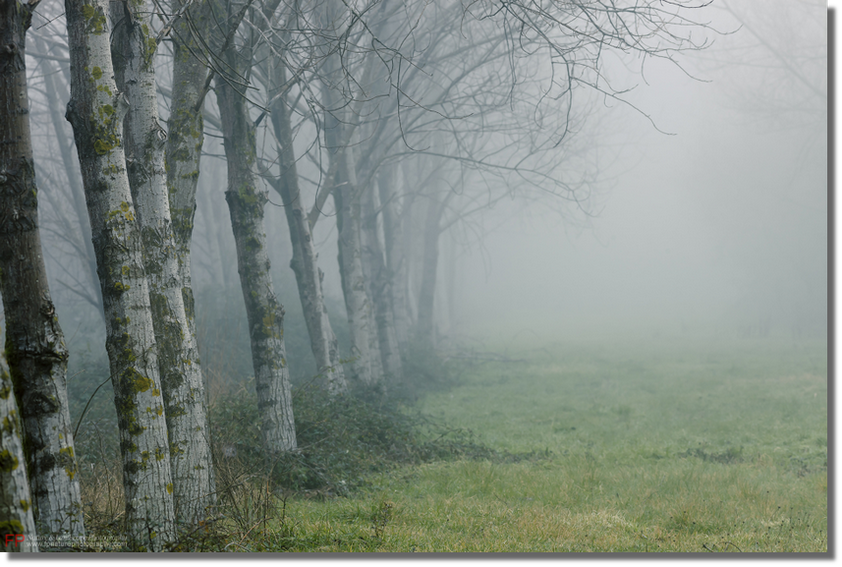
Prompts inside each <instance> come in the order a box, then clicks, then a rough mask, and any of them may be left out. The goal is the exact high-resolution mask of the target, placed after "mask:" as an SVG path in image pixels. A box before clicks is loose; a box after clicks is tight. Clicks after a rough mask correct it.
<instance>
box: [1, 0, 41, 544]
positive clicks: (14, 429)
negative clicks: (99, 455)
mask: <svg viewBox="0 0 842 567" xmlns="http://www.w3.org/2000/svg"><path fill="white" fill-rule="evenodd" d="M5 8H6V6H2V12H3V15H4V17H5V16H6V15H7V14H8V13H7V12H6V10H5ZM0 423H2V424H3V426H2V427H0V544H2V548H0V549H2V550H3V551H6V552H9V551H38V540H37V539H36V537H35V535H36V532H35V518H34V516H33V510H32V497H31V495H30V491H29V481H28V479H27V475H26V463H25V461H26V460H25V459H24V456H23V442H22V440H21V437H22V432H21V425H20V419H19V417H18V404H17V400H15V393H14V389H13V387H12V380H11V378H10V377H9V369H8V368H7V366H6V361H5V360H4V359H3V357H2V356H0ZM20 536H23V541H21V540H20Z"/></svg>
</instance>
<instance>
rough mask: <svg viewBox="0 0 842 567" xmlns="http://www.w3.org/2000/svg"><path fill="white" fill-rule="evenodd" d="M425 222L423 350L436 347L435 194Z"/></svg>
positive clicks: (420, 325) (438, 212)
mask: <svg viewBox="0 0 842 567" xmlns="http://www.w3.org/2000/svg"><path fill="white" fill-rule="evenodd" d="M428 199H429V200H428V201H427V211H426V214H425V220H424V256H423V260H422V265H421V287H420V288H419V291H418V323H417V327H416V335H417V336H416V338H417V340H418V342H419V344H420V345H421V346H422V348H434V347H435V325H434V312H433V309H434V308H435V305H434V300H435V296H436V277H437V275H436V273H437V271H438V263H439V232H440V231H439V217H440V216H441V210H440V201H439V197H438V195H437V194H436V193H435V192H432V194H431V195H430V196H429V197H428Z"/></svg>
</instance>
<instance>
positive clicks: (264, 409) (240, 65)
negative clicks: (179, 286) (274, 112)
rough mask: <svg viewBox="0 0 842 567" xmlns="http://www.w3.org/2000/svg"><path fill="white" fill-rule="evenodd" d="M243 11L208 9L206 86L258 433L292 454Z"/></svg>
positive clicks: (251, 44) (250, 45) (280, 316)
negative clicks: (213, 66)
mask: <svg viewBox="0 0 842 567" xmlns="http://www.w3.org/2000/svg"><path fill="white" fill-rule="evenodd" d="M249 4H250V3H248V4H245V5H243V6H235V5H233V4H229V5H228V6H222V5H219V4H217V5H216V16H217V18H218V19H219V20H218V23H219V25H220V27H221V29H223V30H224V31H225V34H226V35H225V36H223V37H222V38H219V39H218V40H217V45H219V46H220V50H219V54H220V62H221V64H222V65H221V66H220V68H219V70H218V71H219V72H218V73H217V75H216V77H215V79H214V80H215V86H216V89H215V90H216V98H217V102H218V105H219V109H220V117H221V120H222V133H223V139H224V147H225V155H226V158H227V163H228V189H227V190H226V192H225V200H226V201H227V202H228V208H229V212H230V214H231V225H232V227H233V230H234V239H235V241H236V244H237V267H238V272H239V275H240V285H241V287H242V290H243V299H244V300H245V305H246V314H247V316H248V322H249V339H250V341H251V352H252V361H253V365H254V377H255V385H256V388H257V400H258V409H259V411H260V415H261V429H260V430H261V433H262V435H263V445H264V450H265V451H266V453H267V454H268V455H270V456H271V455H277V454H278V453H281V452H284V451H290V450H292V449H295V448H296V446H297V443H296V439H295V421H294V418H293V409H292V392H291V389H290V383H289V368H288V367H287V362H286V347H285V345H284V336H283V320H284V309H283V306H282V305H281V303H280V302H279V301H278V298H277V296H276V294H275V288H274V284H273V282H272V276H271V274H270V272H269V268H270V264H269V257H268V255H267V252H266V233H265V229H264V226H263V222H264V221H263V214H264V207H265V206H266V202H267V200H268V197H267V191H266V189H264V188H263V187H262V186H261V184H260V179H259V177H258V172H257V147H256V143H255V125H254V122H253V121H252V120H251V118H250V117H249V112H248V102H247V99H246V88H247V86H248V84H249V76H250V73H251V68H252V59H253V54H254V49H255V44H256V39H255V37H253V36H252V34H247V37H246V38H245V41H244V43H243V45H242V47H238V46H237V44H236V42H235V41H234V38H235V35H236V33H237V30H238V28H239V24H240V21H241V20H242V16H243V15H244V14H245V12H246V11H247V10H248V8H249ZM277 4H278V2H274V3H273V5H274V6H277ZM273 11H274V8H273V7H271V6H267V7H265V8H264V11H263V12H260V11H258V10H254V12H253V14H257V15H263V16H264V18H265V17H266V15H267V14H271V13H272V12H273ZM261 21H265V20H261ZM253 35H257V32H254V33H253ZM250 36H251V37H250Z"/></svg>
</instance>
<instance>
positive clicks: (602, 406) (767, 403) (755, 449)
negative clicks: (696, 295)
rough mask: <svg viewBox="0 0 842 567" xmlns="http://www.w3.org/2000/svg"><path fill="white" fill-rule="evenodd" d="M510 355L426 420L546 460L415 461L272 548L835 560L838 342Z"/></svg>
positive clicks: (295, 505)
mask: <svg viewBox="0 0 842 567" xmlns="http://www.w3.org/2000/svg"><path fill="white" fill-rule="evenodd" d="M498 354H499V353H498ZM508 354H509V358H508V360H503V361H499V360H498V361H486V362H483V361H482V360H481V359H478V360H477V361H475V363H474V364H472V365H471V366H470V367H469V368H468V369H467V370H465V371H464V373H463V375H462V376H461V378H460V380H459V381H458V383H457V384H455V385H454V386H453V387H451V388H448V389H447V390H444V391H440V392H437V393H431V394H427V395H425V396H424V397H422V399H421V400H420V401H419V405H418V409H420V411H422V412H423V413H426V414H429V415H432V416H434V417H436V418H438V419H440V420H442V421H443V422H444V423H448V424H450V425H451V426H453V427H456V428H469V429H470V430H471V431H473V432H474V434H475V436H476V438H477V440H478V441H479V442H481V443H483V444H485V445H486V446H488V447H490V448H492V449H496V450H498V451H501V453H500V455H505V454H506V453H505V452H508V453H509V454H522V455H528V456H529V458H526V459H506V458H498V457H494V456H491V457H486V458H479V459H478V458H465V459H455V460H453V459H450V460H443V461H434V462H422V463H417V464H409V465H404V466H401V467H400V468H398V469H397V470H389V471H387V472H379V473H373V474H372V475H371V476H370V477H369V481H368V482H367V483H366V484H365V485H364V486H362V487H361V488H360V489H359V490H358V491H356V492H354V493H353V494H351V495H350V496H349V497H346V498H328V499H312V498H310V499H308V498H301V497H296V496H291V497H289V498H286V499H284V501H283V514H284V515H283V518H284V519H283V521H278V520H277V519H275V520H269V521H267V522H266V523H265V525H264V530H265V534H264V535H265V538H268V539H264V540H263V544H261V545H264V544H265V543H267V541H268V540H271V541H272V544H271V545H269V546H265V545H264V546H263V549H267V548H271V549H276V550H290V551H322V552H325V551H344V552H360V551H365V552H372V551H377V552H413V551H415V552H620V551H622V552H667V551H669V552H702V553H707V552H826V551H827V365H826V345H825V344H823V343H816V344H806V343H800V344H792V343H784V342H773V341H768V342H748V341H747V342H741V343H734V342H732V343H722V344H712V343H704V344H700V343H661V344H657V345H655V344H652V343H648V344H646V343H640V344H628V343H626V344H619V345H618V344H604V343H602V344H601V343H584V342H583V343H580V344H564V345H554V346H552V347H547V348H546V349H542V350H537V351H531V352H527V351H524V350H521V351H519V352H511V353H508ZM494 358H500V357H499V356H495V357H494ZM277 506H279V504H276V511H277ZM276 516H277V514H276ZM242 549H243V550H247V549H251V548H249V547H248V546H244V547H242Z"/></svg>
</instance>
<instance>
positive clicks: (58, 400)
mask: <svg viewBox="0 0 842 567" xmlns="http://www.w3.org/2000/svg"><path fill="white" fill-rule="evenodd" d="M33 7H34V4H29V5H26V4H21V3H20V2H18V1H15V0H11V1H10V0H3V1H2V2H0V45H3V49H2V52H0V274H2V276H0V291H2V296H3V307H4V310H5V315H6V350H5V354H6V357H7V358H8V362H9V366H10V372H11V378H12V381H13V382H14V388H15V395H16V396H17V398H18V399H19V400H20V402H21V405H20V409H21V416H20V417H21V422H22V424H23V428H24V429H23V431H24V442H25V446H26V457H27V468H28V470H29V473H30V477H31V488H32V496H33V497H34V505H35V521H36V523H37V525H38V533H39V534H40V535H42V536H52V535H64V536H70V537H81V536H84V535H85V528H84V521H83V518H82V502H81V495H80V491H79V480H78V479H77V478H75V476H76V472H77V467H76V457H75V456H74V454H73V430H72V426H71V421H70V412H69V409H68V405H67V356H68V355H67V347H66V346H65V344H64V335H63V334H62V332H61V328H60V327H59V324H58V318H57V317H56V313H55V307H54V306H53V302H52V300H51V298H50V290H49V286H48V284H47V271H46V268H45V265H44V257H43V255H42V250H41V236H40V232H39V230H38V192H37V187H36V185H35V167H34V163H33V158H32V141H31V135H30V126H29V104H28V99H27V88H26V67H25V63H24V59H25V58H24V46H25V36H26V30H27V29H28V28H29V25H30V22H31V18H32V9H33ZM29 533H30V535H34V534H33V532H29Z"/></svg>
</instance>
